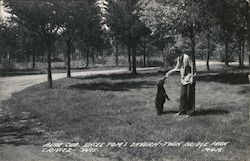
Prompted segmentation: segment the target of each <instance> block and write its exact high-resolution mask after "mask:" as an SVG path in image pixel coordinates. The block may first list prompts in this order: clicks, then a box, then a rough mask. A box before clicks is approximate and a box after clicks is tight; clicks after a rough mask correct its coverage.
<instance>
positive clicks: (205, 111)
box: [162, 109, 229, 116]
mask: <svg viewBox="0 0 250 161" xmlns="http://www.w3.org/2000/svg"><path fill="white" fill-rule="evenodd" d="M178 112H179V111H178V110H170V111H163V112H162V114H176V113H178ZM228 113H229V111H227V110H222V109H203V110H197V111H195V112H194V113H193V115H192V116H205V115H225V114H228Z"/></svg>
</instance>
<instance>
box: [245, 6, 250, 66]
mask: <svg viewBox="0 0 250 161" xmlns="http://www.w3.org/2000/svg"><path fill="white" fill-rule="evenodd" d="M246 5H247V6H246V7H247V14H246V16H247V17H246V19H247V40H248V47H249V50H248V66H249V68H250V2H249V1H247V4H246Z"/></svg>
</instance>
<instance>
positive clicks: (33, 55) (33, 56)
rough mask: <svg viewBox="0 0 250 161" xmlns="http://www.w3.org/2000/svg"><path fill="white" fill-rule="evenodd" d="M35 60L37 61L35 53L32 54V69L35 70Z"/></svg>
mask: <svg viewBox="0 0 250 161" xmlns="http://www.w3.org/2000/svg"><path fill="white" fill-rule="evenodd" d="M35 59H36V57H35V52H34V51H33V53H32V69H33V70H34V69H35Z"/></svg>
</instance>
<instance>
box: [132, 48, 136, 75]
mask: <svg viewBox="0 0 250 161" xmlns="http://www.w3.org/2000/svg"><path fill="white" fill-rule="evenodd" d="M132 52H133V53H132V68H133V71H132V73H133V74H136V47H133V49H132Z"/></svg>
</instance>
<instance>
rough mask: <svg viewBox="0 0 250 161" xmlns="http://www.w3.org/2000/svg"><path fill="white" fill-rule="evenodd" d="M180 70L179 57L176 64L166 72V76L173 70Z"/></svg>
mask: <svg viewBox="0 0 250 161" xmlns="http://www.w3.org/2000/svg"><path fill="white" fill-rule="evenodd" d="M179 71H180V61H179V57H178V58H177V63H176V66H175V67H174V68H173V69H171V70H170V71H168V72H167V73H166V75H165V78H167V77H169V75H170V74H172V73H173V72H179Z"/></svg>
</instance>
